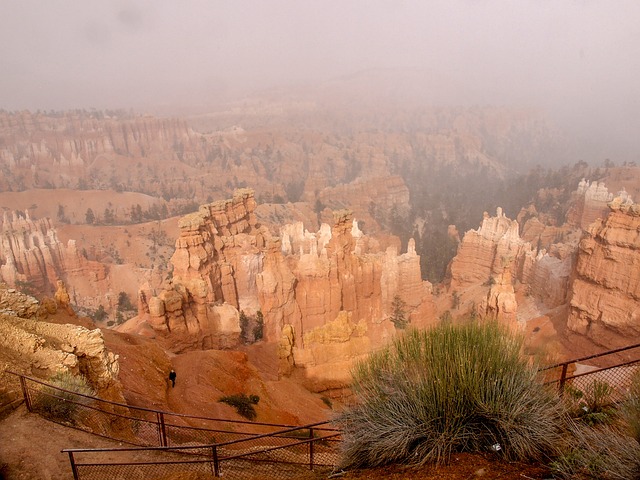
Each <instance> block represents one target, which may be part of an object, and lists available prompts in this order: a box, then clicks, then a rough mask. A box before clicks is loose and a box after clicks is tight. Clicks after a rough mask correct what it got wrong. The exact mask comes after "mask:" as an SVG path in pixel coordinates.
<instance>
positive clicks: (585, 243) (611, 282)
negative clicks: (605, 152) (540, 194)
mask: <svg viewBox="0 0 640 480" xmlns="http://www.w3.org/2000/svg"><path fill="white" fill-rule="evenodd" d="M622 204H624V202H614V203H613V204H612V205H611V207H612V210H611V212H610V213H609V215H608V216H607V217H606V219H601V220H598V221H596V222H594V223H593V224H592V225H591V226H590V227H589V230H588V232H586V233H585V236H584V237H583V239H582V241H581V242H580V246H579V250H578V258H577V262H576V278H575V280H574V281H573V283H572V285H571V299H570V313H569V318H568V321H567V326H568V328H569V329H571V330H573V331H575V332H577V333H580V334H583V335H586V336H588V337H589V338H591V339H592V340H593V341H595V342H596V343H599V344H601V345H605V346H607V347H610V348H613V347H616V346H622V345H626V344H628V343H629V341H630V339H631V338H637V337H638V336H639V335H640V324H639V323H638V319H639V318H640V254H639V253H638V252H640V233H639V232H640V217H638V216H637V215H636V214H635V211H637V209H635V208H633V205H626V206H624V207H622V206H621V205H622Z"/></svg>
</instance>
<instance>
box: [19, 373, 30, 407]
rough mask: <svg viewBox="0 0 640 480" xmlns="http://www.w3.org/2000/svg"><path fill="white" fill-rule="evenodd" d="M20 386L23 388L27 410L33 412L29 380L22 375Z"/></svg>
mask: <svg viewBox="0 0 640 480" xmlns="http://www.w3.org/2000/svg"><path fill="white" fill-rule="evenodd" d="M18 378H20V388H22V396H23V397H24V404H25V405H26V407H27V410H29V411H30V412H31V397H30V396H29V390H28V389H27V382H26V381H25V379H24V377H23V376H22V375H21V376H20V377H18Z"/></svg>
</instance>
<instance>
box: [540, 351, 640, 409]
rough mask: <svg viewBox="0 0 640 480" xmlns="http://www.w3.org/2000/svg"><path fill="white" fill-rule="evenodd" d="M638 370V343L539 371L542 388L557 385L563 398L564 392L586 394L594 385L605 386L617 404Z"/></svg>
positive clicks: (639, 353) (639, 366)
mask: <svg viewBox="0 0 640 480" xmlns="http://www.w3.org/2000/svg"><path fill="white" fill-rule="evenodd" d="M638 369H640V343H637V344H635V345H629V346H627V347H622V348H617V349H615V350H608V351H606V352H602V353H596V354H594V355H588V356H586V357H581V358H576V359H573V360H568V361H566V362H560V363H556V364H555V365H550V366H548V367H545V368H542V369H540V370H539V371H540V373H541V374H542V375H544V377H545V378H546V379H547V380H546V381H545V385H553V384H557V385H558V393H559V395H560V396H563V395H564V393H565V391H566V390H567V389H572V390H577V391H583V392H584V391H588V390H590V389H593V387H594V385H596V384H598V383H599V384H601V385H607V386H608V388H609V389H610V392H611V393H610V399H611V401H613V402H615V401H620V400H622V399H623V398H625V396H626V394H627V393H628V391H629V388H630V386H631V382H632V380H633V376H634V375H635V374H636V372H637V371H638Z"/></svg>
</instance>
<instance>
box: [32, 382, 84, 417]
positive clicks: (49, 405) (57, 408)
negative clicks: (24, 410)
mask: <svg viewBox="0 0 640 480" xmlns="http://www.w3.org/2000/svg"><path fill="white" fill-rule="evenodd" d="M49 384H50V385H51V386H42V388H41V389H40V390H39V391H38V393H37V394H36V395H34V397H33V403H32V406H33V409H34V410H36V411H37V412H39V413H40V414H41V415H43V416H46V417H49V418H51V419H53V420H56V421H62V422H69V423H77V418H76V413H77V411H78V408H79V407H80V406H82V405H87V404H88V403H89V402H91V400H90V399H88V398H86V397H82V396H78V395H75V393H79V394H81V395H94V394H95V392H94V390H93V388H91V386H90V385H89V383H88V382H87V380H86V378H85V377H84V376H82V375H74V374H72V373H70V372H58V373H56V374H55V375H54V376H52V377H51V378H49ZM56 387H58V388H56ZM59 389H64V390H68V391H62V390H59Z"/></svg>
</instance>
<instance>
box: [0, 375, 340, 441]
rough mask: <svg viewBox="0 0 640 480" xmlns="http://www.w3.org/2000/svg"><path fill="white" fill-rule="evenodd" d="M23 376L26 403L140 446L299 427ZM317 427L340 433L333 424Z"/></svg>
mask: <svg viewBox="0 0 640 480" xmlns="http://www.w3.org/2000/svg"><path fill="white" fill-rule="evenodd" d="M8 373H12V374H13V375H16V376H18V377H19V379H20V385H21V389H22V395H23V397H24V401H25V405H26V407H27V409H28V410H29V411H31V412H34V413H38V414H40V415H41V416H43V417H45V418H47V419H48V420H51V421H53V422H56V423H60V424H62V425H65V426H69V427H72V428H76V429H79V430H84V431H86V432H90V433H93V434H96V435H100V436H103V437H106V438H111V439H114V440H118V441H121V442H125V443H129V444H132V445H139V446H150V447H155V446H158V447H169V446H180V445H184V444H190V445H193V444H201V445H209V444H214V443H222V442H228V441H233V440H239V439H244V438H250V437H254V436H256V435H259V434H269V433H271V434H274V433H275V432H279V431H281V430H282V429H285V428H296V429H299V428H304V427H300V426H298V425H287V424H277V423H265V422H254V421H243V420H226V419H219V418H212V417H202V416H195V415H184V414H179V413H173V412H167V411H162V410H153V409H149V408H144V407H136V406H131V405H126V404H122V403H117V402H112V401H108V400H102V399H100V398H96V397H92V396H89V395H83V394H80V393H76V392H73V391H70V390H66V389H64V388H61V387H57V386H54V385H50V384H47V383H46V382H43V381H41V380H37V379H35V378H32V377H28V376H26V375H21V374H18V373H14V372H8ZM314 430H315V431H316V432H317V431H323V430H327V431H336V430H335V429H334V428H332V427H331V426H330V425H329V423H328V422H324V426H322V424H319V425H317V426H315V428H314Z"/></svg>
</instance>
